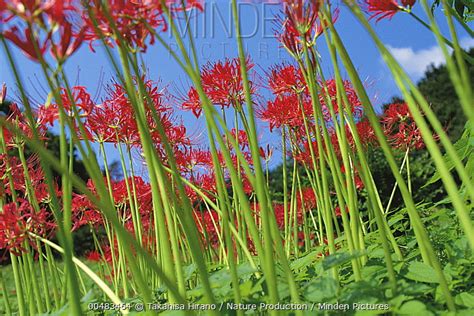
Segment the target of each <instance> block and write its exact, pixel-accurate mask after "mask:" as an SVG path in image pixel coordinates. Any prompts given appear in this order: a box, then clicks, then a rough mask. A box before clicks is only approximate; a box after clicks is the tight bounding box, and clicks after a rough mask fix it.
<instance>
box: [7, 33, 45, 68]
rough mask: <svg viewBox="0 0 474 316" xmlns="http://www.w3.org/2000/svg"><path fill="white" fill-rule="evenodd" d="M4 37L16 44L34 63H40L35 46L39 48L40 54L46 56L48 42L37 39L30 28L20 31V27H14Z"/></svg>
mask: <svg viewBox="0 0 474 316" xmlns="http://www.w3.org/2000/svg"><path fill="white" fill-rule="evenodd" d="M3 36H4V37H5V38H6V39H7V40H9V41H10V42H12V43H13V44H15V45H16V46H17V47H18V48H19V49H21V51H22V52H23V53H24V54H25V55H26V56H27V57H29V58H30V59H32V60H34V61H38V54H37V52H36V49H35V46H36V47H37V48H38V53H39V54H40V55H44V53H45V52H46V50H47V49H48V45H49V42H48V41H47V40H44V41H42V42H40V41H39V40H38V39H37V38H35V37H34V36H33V35H32V33H31V30H30V29H29V28H27V29H24V30H20V29H19V28H18V27H16V26H13V27H12V28H11V29H9V30H6V31H4V32H3Z"/></svg>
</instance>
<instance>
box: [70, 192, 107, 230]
mask: <svg viewBox="0 0 474 316" xmlns="http://www.w3.org/2000/svg"><path fill="white" fill-rule="evenodd" d="M71 209H72V214H73V225H72V230H77V229H79V228H80V227H82V226H85V225H92V226H95V227H97V226H99V225H102V224H103V217H102V215H101V213H100V211H99V210H98V209H97V208H96V206H95V205H94V204H93V203H92V202H91V201H90V200H89V198H88V197H87V196H85V195H80V194H76V193H73V197H72V201H71Z"/></svg>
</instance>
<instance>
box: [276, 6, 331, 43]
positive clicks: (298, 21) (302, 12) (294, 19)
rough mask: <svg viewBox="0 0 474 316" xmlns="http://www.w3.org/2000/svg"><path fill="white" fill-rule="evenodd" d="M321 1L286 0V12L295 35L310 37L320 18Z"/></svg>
mask: <svg viewBox="0 0 474 316" xmlns="http://www.w3.org/2000/svg"><path fill="white" fill-rule="evenodd" d="M321 4H322V1H321V0H309V1H305V0H286V1H284V6H285V8H284V10H285V15H286V17H287V23H288V25H289V27H290V28H291V29H292V30H293V33H296V34H298V35H301V36H303V37H308V36H309V35H310V32H311V30H312V29H313V27H314V24H315V22H316V19H317V18H318V12H319V8H320V6H321Z"/></svg>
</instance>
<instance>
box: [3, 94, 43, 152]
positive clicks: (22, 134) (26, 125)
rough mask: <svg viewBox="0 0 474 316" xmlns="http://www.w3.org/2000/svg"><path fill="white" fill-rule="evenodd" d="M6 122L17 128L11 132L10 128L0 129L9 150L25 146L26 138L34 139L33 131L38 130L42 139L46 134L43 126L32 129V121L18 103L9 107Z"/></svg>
mask: <svg viewBox="0 0 474 316" xmlns="http://www.w3.org/2000/svg"><path fill="white" fill-rule="evenodd" d="M6 121H7V122H8V123H9V124H10V125H13V127H14V128H15V129H13V128H12V130H9V129H8V126H5V127H3V128H0V132H1V133H3V138H4V140H5V143H6V145H7V148H10V147H17V146H21V145H23V144H24V142H25V138H26V139H31V138H33V133H34V132H33V129H36V131H37V133H38V136H39V137H40V138H42V137H43V136H44V134H45V132H46V129H45V128H44V126H42V125H36V126H34V127H32V126H31V124H30V121H29V120H28V119H27V118H26V117H25V115H24V114H23V113H22V112H21V111H20V108H19V107H18V105H17V104H16V103H12V104H10V105H9V114H8V116H7V118H6ZM17 132H18V133H17Z"/></svg>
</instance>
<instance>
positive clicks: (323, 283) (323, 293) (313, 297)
mask: <svg viewBox="0 0 474 316" xmlns="http://www.w3.org/2000/svg"><path fill="white" fill-rule="evenodd" d="M336 293H337V282H336V280H334V279H333V278H330V277H321V278H318V279H316V280H313V281H311V282H310V283H309V284H308V286H307V287H306V289H305V290H304V297H305V298H306V300H307V301H309V302H323V301H325V300H329V299H331V298H333V297H335V296H336Z"/></svg>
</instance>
